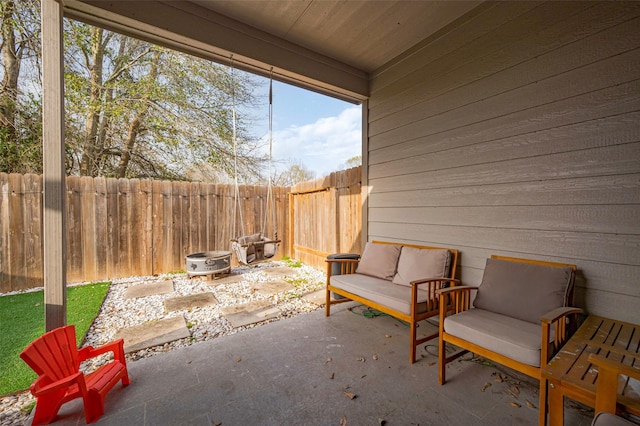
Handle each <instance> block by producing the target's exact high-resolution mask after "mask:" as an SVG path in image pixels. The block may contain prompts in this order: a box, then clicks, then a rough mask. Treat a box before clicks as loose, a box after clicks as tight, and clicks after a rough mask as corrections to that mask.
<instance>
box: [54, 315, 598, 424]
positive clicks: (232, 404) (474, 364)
mask: <svg viewBox="0 0 640 426" xmlns="http://www.w3.org/2000/svg"><path fill="white" fill-rule="evenodd" d="M348 306H353V303H349V304H343V305H339V307H336V308H334V310H333V312H332V315H331V316H330V317H328V318H325V317H324V310H318V311H315V312H312V313H308V314H303V315H299V316H296V317H294V318H290V319H285V320H281V321H278V322H273V323H270V324H266V325H264V326H260V327H256V328H253V329H250V330H245V331H243V332H241V333H237V334H234V335H230V336H224V337H221V338H217V339H214V340H211V341H207V342H202V343H198V344H195V345H192V346H190V347H187V348H183V349H178V350H174V351H171V352H168V353H166V354H162V355H158V356H154V357H151V358H146V359H143V360H138V361H135V362H131V363H129V374H130V377H131V379H132V383H131V385H130V386H128V387H126V388H121V387H120V384H118V385H116V387H115V388H114V390H113V391H112V392H110V393H109V395H108V396H107V399H106V402H105V415H104V416H103V417H102V418H101V419H100V420H99V421H98V422H97V423H96V424H98V425H124V424H128V425H134V424H135V425H159V424H164V425H178V424H180V425H203V426H211V425H342V424H346V425H380V424H386V425H430V424H432V425H461V426H462V425H470V424H474V425H487V426H493V425H507V424H522V425H524V424H531V425H533V424H536V422H537V419H538V410H537V401H538V384H537V382H536V381H535V380H532V379H530V378H527V377H526V376H522V375H519V374H518V373H516V372H514V371H512V370H509V369H506V368H504V367H501V366H497V367H494V366H492V365H489V364H486V363H483V361H482V360H481V359H477V360H475V361H472V360H471V356H470V355H465V356H464V357H463V359H461V360H460V361H458V362H455V363H452V364H450V365H449V366H448V370H449V373H448V378H449V381H448V382H447V383H446V385H444V386H440V385H438V380H437V375H438V370H437V368H438V367H437V364H436V362H437V356H436V355H435V354H436V352H435V347H436V345H437V340H433V341H430V342H428V343H427V345H426V348H425V347H422V348H421V351H420V352H419V354H418V357H419V358H421V359H420V360H419V361H418V362H417V363H415V364H413V365H410V364H409V363H408V362H407V354H406V349H407V346H408V339H409V333H408V327H407V326H406V325H404V324H402V323H400V322H398V321H397V320H395V319H393V318H391V317H374V318H365V317H362V316H358V315H355V314H353V313H352V312H350V311H349V310H347V307H348ZM421 327H422V328H424V329H425V330H426V329H427V328H429V327H433V326H432V325H430V324H428V323H426V322H425V323H424V324H422V325H421ZM431 345H433V346H431ZM351 397H353V399H351ZM592 418H593V412H592V411H590V410H588V409H584V408H583V407H581V406H579V405H577V404H569V405H567V407H566V408H565V425H569V426H587V425H589V424H590V423H591V420H592ZM54 424H56V425H61V426H63V425H83V424H85V419H84V411H83V408H82V403H81V401H80V400H76V401H72V402H69V403H67V404H65V405H64V406H63V407H62V409H61V410H60V412H59V415H58V418H57V420H56V422H55V423H54Z"/></svg>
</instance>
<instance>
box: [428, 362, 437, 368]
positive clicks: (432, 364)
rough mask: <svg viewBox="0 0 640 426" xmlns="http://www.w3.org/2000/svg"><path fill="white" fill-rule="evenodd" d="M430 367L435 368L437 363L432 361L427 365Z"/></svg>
mask: <svg viewBox="0 0 640 426" xmlns="http://www.w3.org/2000/svg"><path fill="white" fill-rule="evenodd" d="M427 365H428V366H429V367H433V366H434V365H436V363H435V361H432V362H430V363H428V364H427Z"/></svg>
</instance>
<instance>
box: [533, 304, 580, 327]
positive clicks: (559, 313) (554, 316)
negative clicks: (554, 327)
mask: <svg viewBox="0 0 640 426" xmlns="http://www.w3.org/2000/svg"><path fill="white" fill-rule="evenodd" d="M582 313H584V310H583V309H581V308H572V307H570V306H567V307H564V308H556V309H554V310H553V311H551V312H547V313H546V314H544V315H543V316H542V318H540V321H542V323H543V324H551V323H552V322H555V321H558V320H559V319H560V318H562V317H566V316H567V315H571V314H582Z"/></svg>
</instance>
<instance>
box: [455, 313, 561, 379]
mask: <svg viewBox="0 0 640 426" xmlns="http://www.w3.org/2000/svg"><path fill="white" fill-rule="evenodd" d="M444 330H445V331H446V332H447V333H449V334H451V335H453V336H456V337H459V338H461V339H464V340H466V341H468V342H471V343H474V344H476V345H478V346H482V347H483V348H491V350H492V351H494V352H497V353H499V354H501V355H504V356H506V357H508V358H511V359H514V360H516V361H520V362H522V363H524V364H528V365H533V366H534V367H539V366H540V351H541V348H540V345H541V340H542V328H541V327H540V325H537V324H532V323H531V322H529V321H523V320H519V319H516V318H513V317H510V316H505V315H501V314H497V313H495V312H490V311H486V310H484V309H478V308H474V309H469V310H468V311H464V312H460V313H458V314H456V315H451V316H448V317H446V318H445V320H444ZM551 334H553V332H552V333H551Z"/></svg>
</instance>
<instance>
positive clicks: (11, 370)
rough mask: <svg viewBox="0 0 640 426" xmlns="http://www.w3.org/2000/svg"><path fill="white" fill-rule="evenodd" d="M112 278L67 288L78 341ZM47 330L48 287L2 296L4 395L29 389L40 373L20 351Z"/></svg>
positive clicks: (0, 330)
mask: <svg viewBox="0 0 640 426" xmlns="http://www.w3.org/2000/svg"><path fill="white" fill-rule="evenodd" d="M110 285H111V283H110V282H101V283H94V284H87V285H83V286H77V287H68V288H67V324H75V326H76V337H77V339H78V345H80V343H81V342H82V339H83V338H84V335H85V334H86V333H87V330H89V327H90V326H91V323H92V322H93V319H94V318H95V317H96V316H97V315H98V312H99V310H100V307H101V306H102V302H103V301H104V298H105V297H106V295H107V292H108V291H109V286H110ZM43 333H44V291H43V290H40V291H35V292H31V293H20V294H12V295H9V296H0V371H1V372H2V374H0V395H5V394H8V393H12V392H16V391H19V390H23V389H28V388H29V386H30V385H31V383H32V382H33V380H35V378H36V377H37V376H36V374H35V373H34V372H33V370H31V368H29V366H27V364H25V362H24V361H22V359H21V358H20V352H22V350H23V349H24V348H25V347H26V346H27V345H28V344H29V343H31V342H32V341H33V340H34V339H35V338H36V337H38V336H40V335H42V334H43Z"/></svg>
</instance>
